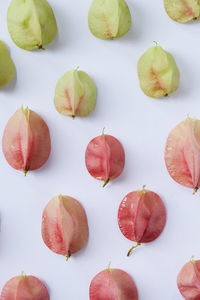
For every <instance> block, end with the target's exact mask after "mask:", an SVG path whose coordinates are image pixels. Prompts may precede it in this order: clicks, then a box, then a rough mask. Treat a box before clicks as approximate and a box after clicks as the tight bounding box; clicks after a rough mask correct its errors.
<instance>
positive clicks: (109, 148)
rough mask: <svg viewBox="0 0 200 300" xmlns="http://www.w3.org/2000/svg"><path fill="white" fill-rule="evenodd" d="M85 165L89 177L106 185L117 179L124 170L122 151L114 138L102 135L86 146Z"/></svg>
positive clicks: (123, 154)
mask: <svg viewBox="0 0 200 300" xmlns="http://www.w3.org/2000/svg"><path fill="white" fill-rule="evenodd" d="M85 163H86V167H87V170H88V172H89V173H90V175H92V176H93V177H94V178H96V179H98V180H104V182H105V184H107V183H108V182H109V181H110V180H112V179H115V178H117V177H119V176H120V175H121V173H122V171H123V169H124V164H125V153H124V149H123V147H122V145H121V143H120V142H119V141H118V140H117V139H116V138H115V137H113V136H111V135H107V134H104V133H103V134H102V135H101V136H98V137H96V138H94V139H93V140H91V141H90V143H89V144H88V146H87V149H86V153H85Z"/></svg>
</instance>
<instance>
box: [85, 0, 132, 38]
mask: <svg viewBox="0 0 200 300" xmlns="http://www.w3.org/2000/svg"><path fill="white" fill-rule="evenodd" d="M88 25H89V28H90V31H91V32H92V34H93V35H95V36H96V37H98V38H101V39H111V40H112V39H114V38H118V37H121V36H123V35H125V34H126V33H127V32H128V31H129V29H130V26H131V14H130V11H129V8H128V5H127V4H126V2H125V1H124V0H93V3H92V5H91V7H90V11H89V15H88Z"/></svg>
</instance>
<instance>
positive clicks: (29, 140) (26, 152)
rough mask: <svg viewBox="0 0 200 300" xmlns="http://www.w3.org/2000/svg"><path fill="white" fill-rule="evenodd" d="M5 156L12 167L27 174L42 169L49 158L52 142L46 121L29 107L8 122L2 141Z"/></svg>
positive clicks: (21, 109)
mask: <svg viewBox="0 0 200 300" xmlns="http://www.w3.org/2000/svg"><path fill="white" fill-rule="evenodd" d="M2 148H3V153H4V156H5V158H6V160H7V162H8V163H9V165H10V166H11V167H13V168H14V169H16V170H22V171H24V172H25V174H26V173H27V171H29V170H36V169H39V168H40V167H42V166H43V165H44V164H45V163H46V161H47V160H48V158H49V154H50V150H51V142H50V135H49V129H48V127H47V125H46V123H45V122H44V120H43V119H42V118H41V117H40V116H39V115H38V114H37V113H35V112H34V111H32V110H30V109H29V108H28V107H27V108H26V109H23V107H22V108H20V109H19V110H17V111H16V112H15V114H14V115H13V116H12V117H11V118H10V120H9V121H8V123H7V125H6V128H5V130H4V134H3V139H2Z"/></svg>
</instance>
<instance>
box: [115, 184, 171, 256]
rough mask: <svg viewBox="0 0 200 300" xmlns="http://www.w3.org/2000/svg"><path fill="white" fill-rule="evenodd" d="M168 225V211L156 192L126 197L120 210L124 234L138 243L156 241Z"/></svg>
mask: <svg viewBox="0 0 200 300" xmlns="http://www.w3.org/2000/svg"><path fill="white" fill-rule="evenodd" d="M165 223H166V209H165V206H164V203H163V201H162V200H161V198H160V197H159V196H158V195H157V194H156V193H154V192H151V191H148V190H145V188H143V189H142V190H141V191H134V192H132V193H129V194H128V195H126V196H125V198H124V199H123V200H122V202H121V204H120V206H119V210H118V224H119V228H120V230H121V232H122V234H123V235H124V236H125V237H126V238H127V239H129V240H131V241H134V242H136V243H137V245H136V246H134V247H132V248H131V249H130V251H129V252H128V254H127V256H129V255H130V254H131V252H132V250H133V249H134V248H136V247H137V246H139V245H141V243H149V242H152V241H153V240H155V239H156V238H157V237H158V236H159V235H160V234H161V232H162V231H163V229H164V226H165Z"/></svg>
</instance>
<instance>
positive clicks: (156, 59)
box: [138, 45, 179, 98]
mask: <svg viewBox="0 0 200 300" xmlns="http://www.w3.org/2000/svg"><path fill="white" fill-rule="evenodd" d="M138 77H139V81H140V87H141V89H142V90H143V92H144V93H145V94H146V95H147V96H149V97H152V98H159V97H162V96H167V95H169V94H171V93H173V92H175V91H176V90H177V89H178V87H179V70H178V67H177V65H176V62H175V60H174V58H173V57H172V55H171V54H169V53H168V52H166V51H165V50H164V49H163V48H162V47H161V46H158V45H156V46H154V47H152V48H150V49H148V50H147V51H146V52H145V53H144V54H143V55H142V56H141V58H140V59H139V61H138Z"/></svg>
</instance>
